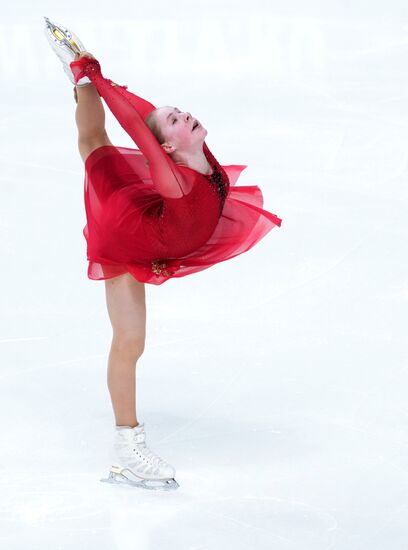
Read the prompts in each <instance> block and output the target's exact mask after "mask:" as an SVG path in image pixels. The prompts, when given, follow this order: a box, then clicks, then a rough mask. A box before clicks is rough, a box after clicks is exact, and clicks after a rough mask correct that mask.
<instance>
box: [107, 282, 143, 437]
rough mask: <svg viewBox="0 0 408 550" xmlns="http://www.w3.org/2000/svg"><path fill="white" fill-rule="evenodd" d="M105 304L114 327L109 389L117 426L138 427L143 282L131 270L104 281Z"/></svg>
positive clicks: (110, 354) (108, 378) (109, 367)
mask: <svg viewBox="0 0 408 550" xmlns="http://www.w3.org/2000/svg"><path fill="white" fill-rule="evenodd" d="M105 290H106V304H107V307H108V313H109V317H110V321H111V324H112V329H113V338H112V345H111V349H110V353H109V360H108V374H107V381H108V388H109V392H110V396H111V400H112V407H113V410H114V414H115V419H116V425H117V426H132V427H134V426H137V425H138V424H139V423H138V421H137V418H136V363H137V361H138V359H139V358H140V356H141V355H142V353H143V351H144V347H145V337H146V303H145V285H144V283H141V282H139V281H136V279H135V278H134V277H132V276H131V275H130V273H125V274H123V275H119V277H113V278H111V279H106V280H105Z"/></svg>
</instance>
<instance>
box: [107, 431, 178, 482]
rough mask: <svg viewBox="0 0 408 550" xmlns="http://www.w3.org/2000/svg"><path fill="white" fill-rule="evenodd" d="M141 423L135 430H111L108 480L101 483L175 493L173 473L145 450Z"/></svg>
mask: <svg viewBox="0 0 408 550" xmlns="http://www.w3.org/2000/svg"><path fill="white" fill-rule="evenodd" d="M145 441H146V433H145V431H144V423H142V424H140V423H139V424H138V425H137V426H136V427H135V428H130V427H129V428H127V427H123V428H121V429H120V430H118V429H117V428H115V440H114V445H113V451H114V453H113V455H114V456H113V457H114V461H113V462H112V466H111V469H110V472H109V477H108V478H103V479H101V481H106V482H108V483H117V484H126V485H132V486H135V487H143V488H144V489H161V490H165V491H168V490H172V489H177V487H179V484H178V483H177V481H176V480H175V479H174V475H175V473H176V472H175V469H174V468H173V466H171V465H170V464H168V463H167V462H165V461H164V460H163V459H162V458H160V457H159V456H158V455H156V454H155V453H153V452H152V451H151V450H150V449H149V448H148V447H147V446H146V443H145Z"/></svg>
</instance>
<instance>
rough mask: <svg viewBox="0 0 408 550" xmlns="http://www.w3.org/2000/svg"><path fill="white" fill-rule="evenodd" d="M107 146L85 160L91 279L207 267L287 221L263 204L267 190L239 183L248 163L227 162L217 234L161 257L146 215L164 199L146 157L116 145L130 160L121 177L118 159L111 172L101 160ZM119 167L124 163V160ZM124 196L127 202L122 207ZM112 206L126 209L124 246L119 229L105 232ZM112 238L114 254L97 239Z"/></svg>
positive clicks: (155, 277)
mask: <svg viewBox="0 0 408 550" xmlns="http://www.w3.org/2000/svg"><path fill="white" fill-rule="evenodd" d="M104 147H111V146H103V147H100V148H98V149H96V150H95V151H93V152H92V153H91V154H90V155H89V157H88V158H87V159H86V163H85V207H86V210H87V225H86V226H85V227H84V229H83V234H84V237H85V239H86V240H87V258H88V261H89V264H88V278H89V279H93V280H101V279H109V278H112V277H116V276H118V275H121V274H123V273H130V274H131V275H132V276H133V277H134V278H135V279H136V280H138V281H139V282H143V283H150V284H154V285H160V284H162V283H164V282H166V281H168V280H169V279H172V278H180V277H185V276H186V275H190V274H192V273H197V272H199V271H203V270H204V269H208V268H209V267H211V266H213V265H216V264H218V263H220V262H224V261H226V260H229V259H231V258H234V257H235V256H238V255H240V254H243V253H244V252H246V251H248V250H250V249H251V248H253V247H254V246H255V245H256V244H257V243H258V242H259V241H260V240H261V239H262V238H264V237H265V235H266V234H267V233H269V231H271V230H272V229H273V228H274V227H276V226H281V222H282V220H281V219H280V218H279V217H278V216H277V215H276V214H273V213H272V212H269V211H267V210H264V209H263V195H262V191H261V189H260V188H259V187H258V186H257V185H247V186H236V185H235V184H236V181H237V179H238V177H239V175H240V173H241V172H242V170H243V169H244V168H246V166H245V165H229V166H228V165H227V166H224V165H222V167H223V168H224V170H225V171H226V173H227V175H228V178H229V181H230V187H229V190H228V195H227V197H226V200H225V203H224V208H223V211H222V214H221V216H220V218H219V220H218V223H217V225H216V227H215V230H214V232H213V233H212V235H211V237H210V238H209V239H208V240H207V241H206V242H205V243H204V244H203V245H201V246H199V247H198V248H197V249H196V250H194V251H193V252H191V253H190V254H187V255H185V256H182V257H179V258H163V259H158V258H155V251H154V243H152V241H151V239H149V235H148V233H147V232H146V228H145V225H144V223H143V222H142V220H143V219H146V218H144V216H146V215H147V216H149V220H152V219H153V218H152V217H151V216H152V214H154V213H155V210H160V208H161V204H162V199H161V197H160V196H159V195H158V194H157V193H156V192H155V191H154V188H153V187H152V185H151V180H150V175H149V170H148V167H147V165H146V163H145V160H144V157H143V156H142V155H141V153H140V151H138V150H136V149H131V148H127V147H116V148H115V149H116V150H117V151H118V152H119V153H120V154H121V155H122V156H124V157H125V159H127V162H128V163H129V170H128V171H125V172H124V171H123V163H121V164H120V166H121V173H120V177H119V176H118V171H117V170H116V171H115V164H114V163H113V164H112V162H110V163H109V166H110V169H109V170H110V172H109V171H108V172H106V169H105V168H104V164H103V162H102V163H99V165H98V164H97V163H98V160H100V159H101V158H103V153H104V151H103V149H104ZM98 166H99V168H98ZM116 168H119V165H118V166H116ZM95 170H96V171H98V175H97V180H98V188H97V189H95V188H94V187H93V186H92V181H91V178H94V179H95V177H96V176H95ZM136 174H137V175H136ZM115 178H116V179H115ZM106 201H114V203H115V208H111V209H109V208H108V209H106V206H105V205H106ZM118 201H119V202H121V204H122V208H120V209H119V210H118ZM110 211H112V212H118V211H120V212H121V213H122V214H121V217H122V219H121V220H119V222H118V220H116V221H115V224H116V226H118V223H119V227H120V226H122V229H123V235H125V234H126V233H127V234H126V238H124V239H123V243H124V244H123V245H122V244H121V239H120V235H119V234H118V232H117V231H116V232H115V234H114V235H112V234H110V233H108V232H106V230H104V231H105V233H106V234H100V232H101V228H102V227H109V224H106V215H109V212H110ZM106 212H108V213H106ZM156 213H157V212H156ZM98 216H99V218H100V217H101V216H104V224H98ZM130 219H131V220H132V223H131V224H129V220H130ZM139 222H140V223H139ZM112 223H113V220H112ZM98 231H99V233H98ZM129 231H131V232H132V237H133V238H132V240H131V242H134V243H135V247H134V249H132V246H129V239H128V237H129ZM90 232H91V233H92V236H93V238H92V239H90ZM95 235H98V239H95V238H94V236H95ZM106 239H108V240H109V239H112V243H111V246H110V247H107V248H108V249H109V250H112V251H113V250H114V251H115V253H114V254H113V253H111V254H109V257H107V256H106V254H104V253H101V251H102V247H99V249H98V247H95V246H94V243H95V242H103V243H106ZM91 241H92V242H91ZM104 249H106V247H104ZM102 252H103V251H102ZM119 258H120V261H119ZM153 258H154V259H153Z"/></svg>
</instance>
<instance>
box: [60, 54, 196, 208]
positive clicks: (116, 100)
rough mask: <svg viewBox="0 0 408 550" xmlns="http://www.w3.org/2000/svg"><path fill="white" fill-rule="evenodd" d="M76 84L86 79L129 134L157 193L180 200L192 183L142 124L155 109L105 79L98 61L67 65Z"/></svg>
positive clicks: (80, 61) (85, 59)
mask: <svg viewBox="0 0 408 550" xmlns="http://www.w3.org/2000/svg"><path fill="white" fill-rule="evenodd" d="M70 67H71V70H72V72H73V74H74V77H75V82H78V80H79V79H80V78H82V77H83V76H87V77H88V78H89V79H90V80H91V81H92V83H93V84H94V86H95V88H96V89H97V90H98V92H99V94H100V96H101V97H103V99H104V100H105V102H106V104H107V105H108V107H109V109H110V110H111V112H112V113H113V115H114V116H115V118H116V119H117V120H118V122H119V124H120V125H121V126H122V128H123V129H124V130H125V131H126V132H127V133H128V134H129V136H130V137H131V138H132V140H133V141H134V142H135V144H136V145H137V146H138V147H139V148H140V150H141V151H142V153H143V154H144V156H145V157H146V158H147V160H148V161H149V167H150V172H151V176H152V180H153V183H154V185H155V187H156V188H157V191H158V192H159V193H160V194H161V195H162V196H163V197H169V198H179V197H182V196H183V195H185V194H186V193H188V192H189V190H190V186H191V183H190V182H188V181H186V180H185V178H184V177H183V175H182V174H181V172H180V171H179V169H178V166H177V164H176V163H175V162H174V161H173V159H172V158H171V157H169V155H168V154H167V153H166V152H165V151H164V150H163V148H162V147H161V145H160V143H159V142H158V141H157V139H156V137H155V135H154V134H153V132H152V131H151V130H150V128H149V127H148V126H147V124H146V123H145V122H144V120H143V119H144V118H145V117H146V116H147V115H148V114H149V113H150V112H151V111H152V110H154V109H155V106H154V105H153V104H152V103H150V102H149V101H146V100H145V99H143V98H141V97H139V96H137V95H135V94H133V93H131V92H129V91H128V90H126V86H119V85H117V84H115V83H114V82H112V80H110V79H108V78H105V77H104V76H103V75H102V73H101V67H100V64H99V62H98V60H97V59H95V58H92V59H91V58H88V57H86V56H84V57H81V58H80V59H78V60H76V61H72V62H71V63H70Z"/></svg>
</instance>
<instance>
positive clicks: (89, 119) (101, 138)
mask: <svg viewBox="0 0 408 550" xmlns="http://www.w3.org/2000/svg"><path fill="white" fill-rule="evenodd" d="M74 91H75V93H76V96H75V99H76V101H77V107H76V111H75V121H76V124H77V127H78V148H79V152H80V155H81V157H82V160H83V161H84V162H85V160H86V158H87V156H88V155H89V154H90V153H91V152H92V151H93V150H94V149H97V148H98V147H101V146H102V145H112V143H111V141H110V140H109V137H108V134H107V133H106V130H105V110H104V108H103V105H102V100H101V98H100V96H99V94H98V91H97V89H96V88H95V86H94V85H93V84H88V85H87V86H79V87H78V86H75V88H74Z"/></svg>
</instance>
